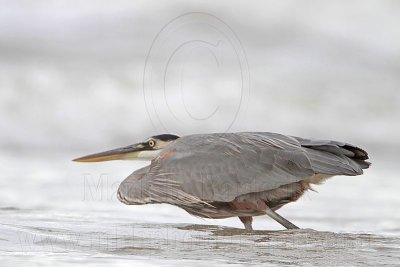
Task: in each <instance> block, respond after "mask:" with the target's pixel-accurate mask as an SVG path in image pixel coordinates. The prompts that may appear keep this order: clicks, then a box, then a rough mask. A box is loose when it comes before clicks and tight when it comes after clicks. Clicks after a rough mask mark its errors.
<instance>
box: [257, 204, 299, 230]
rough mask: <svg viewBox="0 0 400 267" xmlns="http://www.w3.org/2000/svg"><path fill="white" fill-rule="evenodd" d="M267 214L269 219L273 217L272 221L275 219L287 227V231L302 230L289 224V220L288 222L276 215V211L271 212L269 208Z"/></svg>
mask: <svg viewBox="0 0 400 267" xmlns="http://www.w3.org/2000/svg"><path fill="white" fill-rule="evenodd" d="M265 212H266V214H267V215H268V216H269V217H271V218H272V219H274V220H275V221H277V222H278V223H280V224H282V225H283V226H284V227H286V229H300V228H299V227H297V226H296V225H294V224H293V223H291V222H289V221H288V220H286V219H285V218H283V217H282V216H281V215H279V214H278V213H276V212H275V211H273V210H271V209H270V208H268V207H267V209H266V211H265Z"/></svg>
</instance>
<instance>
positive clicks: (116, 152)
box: [73, 134, 179, 162]
mask: <svg viewBox="0 0 400 267" xmlns="http://www.w3.org/2000/svg"><path fill="white" fill-rule="evenodd" d="M178 138H179V136H176V135H173V134H160V135H155V136H152V137H150V138H147V139H146V140H145V141H143V142H140V143H137V144H133V145H130V146H126V147H120V148H116V149H112V150H108V151H104V152H100V153H96V154H91V155H88V156H84V157H81V158H77V159H74V160H73V161H77V162H99V161H109V160H140V159H141V160H152V159H154V158H155V157H157V156H158V154H159V153H160V151H161V150H162V149H163V148H164V147H166V146H168V145H169V144H170V143H172V142H174V141H175V140H176V139H178Z"/></svg>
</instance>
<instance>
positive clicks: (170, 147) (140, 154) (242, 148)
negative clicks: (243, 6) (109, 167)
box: [74, 132, 370, 230]
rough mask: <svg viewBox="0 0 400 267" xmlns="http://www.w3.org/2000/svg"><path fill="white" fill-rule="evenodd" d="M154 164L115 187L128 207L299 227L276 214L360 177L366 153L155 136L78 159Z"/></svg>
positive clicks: (306, 142) (254, 139) (248, 224)
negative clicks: (332, 181) (339, 181)
mask: <svg viewBox="0 0 400 267" xmlns="http://www.w3.org/2000/svg"><path fill="white" fill-rule="evenodd" d="M119 159H122V160H131V159H144V160H151V164H150V165H149V166H146V167H144V168H141V169H139V170H136V171H135V172H133V173H132V174H131V175H130V176H129V177H128V178H126V179H125V180H124V181H123V182H122V183H121V184H120V186H119V189H118V199H119V200H120V201H121V202H123V203H125V204H128V205H140V204H148V203H168V204H172V205H175V206H178V207H181V208H183V209H184V210H186V211H187V212H188V213H190V214H192V215H195V216H200V217H203V218H214V219H218V218H227V217H233V216H238V217H239V218H240V220H241V221H242V222H243V224H244V226H245V229H246V230H252V220H253V218H252V216H257V215H264V214H267V215H269V216H270V217H272V218H273V219H275V220H276V221H277V222H279V223H280V224H282V225H283V226H284V227H286V228H287V229H297V228H298V227H297V226H295V225H294V224H293V223H291V222H289V221H288V220H286V219H285V218H283V217H282V216H280V215H279V214H277V213H276V212H275V211H276V210H277V209H279V208H281V207H282V206H284V205H286V204H287V203H290V202H293V201H296V200H297V199H298V198H299V197H301V196H302V195H303V194H304V192H305V191H307V190H308V189H310V188H311V184H320V183H322V182H323V181H325V180H326V179H327V178H330V177H332V176H335V175H348V176H354V175H360V174H362V173H363V169H366V168H368V167H369V165H370V163H369V162H367V161H365V160H367V159H368V154H367V152H366V151H364V150H362V149H360V148H358V147H356V146H353V145H350V144H347V143H343V142H336V141H326V140H312V139H304V138H300V137H294V136H287V135H281V134H276V133H266V132H246V133H214V134H195V135H187V136H183V137H178V136H176V135H172V134H162V135H156V136H153V137H150V138H148V139H146V140H145V141H144V142H141V143H138V144H134V145H130V146H127V147H122V148H117V149H113V150H110V151H106V152H101V153H97V154H92V155H89V156H85V157H81V158H78V159H75V160H74V161H79V162H98V161H108V160H119Z"/></svg>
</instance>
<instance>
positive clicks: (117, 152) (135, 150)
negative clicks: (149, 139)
mask: <svg viewBox="0 0 400 267" xmlns="http://www.w3.org/2000/svg"><path fill="white" fill-rule="evenodd" d="M146 150H148V147H147V146H146V145H145V144H143V143H138V144H134V145H130V146H126V147H120V148H117V149H113V150H108V151H104V152H100V153H96V154H91V155H88V156H84V157H81V158H77V159H74V160H73V161H77V162H99V161H109V160H129V159H137V158H138V157H139V153H140V152H141V151H146Z"/></svg>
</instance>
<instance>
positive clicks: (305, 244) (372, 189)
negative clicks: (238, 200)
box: [0, 153, 400, 266]
mask: <svg viewBox="0 0 400 267" xmlns="http://www.w3.org/2000/svg"><path fill="white" fill-rule="evenodd" d="M71 154H74V153H71ZM10 155H11V154H8V156H5V155H3V157H2V159H6V158H8V160H6V161H4V162H2V163H4V165H3V166H6V167H4V174H6V175H5V176H3V177H2V180H1V184H0V186H1V187H2V188H7V191H6V194H3V195H2V196H1V197H0V201H1V203H2V206H1V208H0V250H1V251H2V255H1V258H2V266H7V265H10V266H11V265H12V266H15V265H27V264H28V263H29V265H30V266H32V265H40V266H52V265H53V264H54V263H57V264H60V265H63V264H64V265H66V266H67V265H68V266H69V265H71V264H77V265H81V264H84V265H89V266H91V265H93V266H98V265H109V264H112V265H113V266H119V265H125V264H132V263H135V264H140V265H141V266H142V265H143V266H160V265H161V266H172V265H176V264H183V262H187V263H185V264H190V265H192V266H209V265H210V263H212V264H219V265H232V264H234V265H248V264H254V265H261V264H262V265H264V266H281V265H321V266H326V265H330V266H335V265H336V266H343V265H359V266H365V265H369V266H376V265H377V264H388V265H396V264H398V263H400V227H399V224H398V222H399V220H400V217H399V215H398V212H397V211H398V206H399V205H400V197H399V196H398V195H397V191H396V190H397V188H398V187H399V182H398V180H397V177H396V176H393V175H389V174H390V171H387V170H379V164H378V167H377V170H373V169H371V170H368V171H367V172H366V174H365V175H364V176H361V177H336V178H333V179H332V180H330V181H328V182H327V183H326V184H325V185H322V186H319V187H317V188H316V189H317V190H318V192H319V193H315V192H309V193H307V194H306V195H305V196H304V197H303V198H302V199H301V200H300V201H298V202H296V203H293V204H289V205H287V206H286V207H284V208H282V210H280V213H281V214H282V215H283V216H285V217H287V218H288V219H289V220H291V221H293V222H294V223H295V224H297V225H298V226H300V227H302V228H304V229H301V230H290V231H289V230H282V228H281V226H280V225H278V224H277V223H276V222H274V221H272V220H271V219H269V218H268V217H265V216H261V217H256V218H255V222H254V228H255V229H258V230H256V231H255V232H253V233H247V232H245V231H244V230H243V229H242V228H243V227H242V225H241V223H240V221H239V220H238V219H237V218H231V219H226V220H203V219H199V218H195V217H192V216H190V215H189V214H187V213H186V212H184V211H182V210H180V209H178V208H176V207H172V206H169V205H144V206H126V205H123V204H122V203H119V202H118V201H117V200H116V198H115V190H116V188H117V186H118V184H119V181H121V180H122V179H123V177H124V176H126V175H127V174H129V173H130V172H131V171H132V170H133V169H134V168H137V167H139V166H142V165H144V164H146V163H145V162H143V163H132V162H128V163H126V162H122V163H118V162H115V163H110V164H92V165H90V164H89V165H85V164H77V163H72V162H69V161H67V158H72V155H69V154H68V155H64V154H51V155H43V157H30V156H20V155H17V154H16V155H14V157H13V156H10ZM13 162H14V163H13ZM16 162H18V163H17V164H16ZM19 168H23V169H21V171H20V172H16V171H14V172H11V170H12V169H13V170H18V169H19ZM44 168H46V169H44ZM44 170H45V171H44ZM60 170H64V173H63V174H61V173H60ZM383 174H385V175H383ZM380 177H385V179H384V180H383V179H381V178H380ZM312 229H314V230H312ZM182 261H183V262H182Z"/></svg>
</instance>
